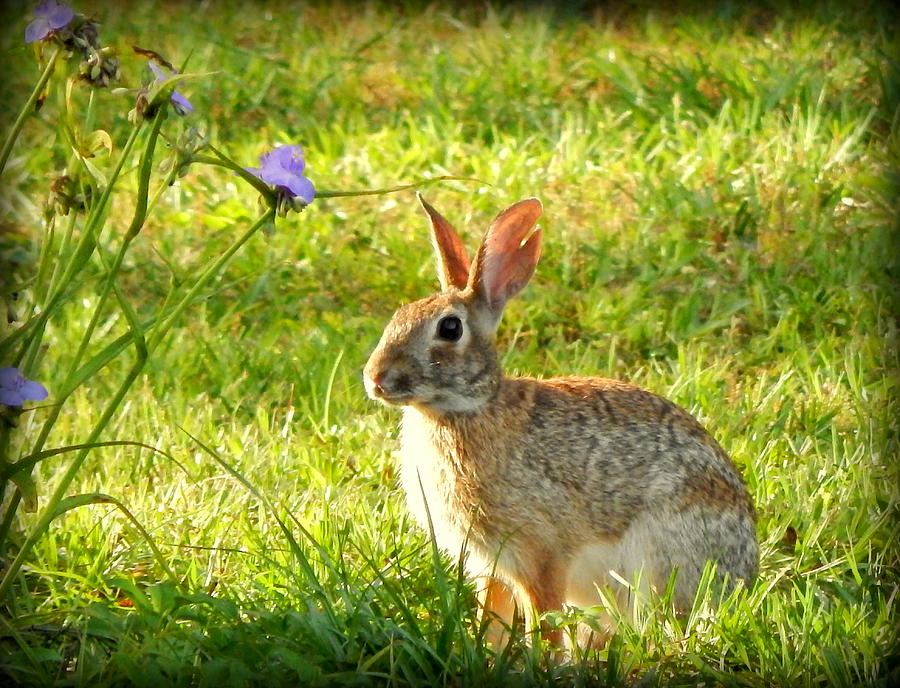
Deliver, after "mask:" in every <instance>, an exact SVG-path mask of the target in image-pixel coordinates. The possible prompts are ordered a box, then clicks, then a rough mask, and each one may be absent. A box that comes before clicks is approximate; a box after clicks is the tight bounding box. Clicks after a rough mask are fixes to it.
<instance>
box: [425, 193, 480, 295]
mask: <svg viewBox="0 0 900 688" xmlns="http://www.w3.org/2000/svg"><path fill="white" fill-rule="evenodd" d="M416 196H417V197H418V199H419V203H421V204H422V207H423V208H425V212H426V213H428V219H429V220H431V243H432V244H433V245H434V252H435V255H436V256H437V264H438V265H437V267H438V279H439V280H440V281H441V288H442V289H444V290H445V291H446V290H447V289H449V288H450V287H456V288H457V289H464V288H465V286H466V284H467V283H468V281H469V256H468V255H467V254H466V248H465V246H463V243H462V240H461V239H460V238H459V234H457V233H456V230H455V229H453V225H451V224H450V223H449V222H447V220H446V219H445V218H444V216H443V215H441V214H440V213H439V212H438V211H437V210H435V209H434V208H432V207H431V205H429V204H428V203H427V202H426V201H425V199H424V198H422V194H420V193H416Z"/></svg>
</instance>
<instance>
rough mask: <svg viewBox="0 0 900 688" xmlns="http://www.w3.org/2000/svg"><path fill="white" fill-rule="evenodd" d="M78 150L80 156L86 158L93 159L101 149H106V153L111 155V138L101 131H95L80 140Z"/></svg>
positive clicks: (107, 133)
mask: <svg viewBox="0 0 900 688" xmlns="http://www.w3.org/2000/svg"><path fill="white" fill-rule="evenodd" d="M78 148H79V149H80V152H81V155H82V156H83V157H88V158H92V157H94V154H95V153H97V151H99V150H103V149H106V152H107V153H109V154H111V153H112V150H113V142H112V137H111V136H110V135H109V132H106V131H104V130H103V129H96V130H94V131H92V132H91V133H90V134H88V135H87V136H85V137H84V138H83V139H81V141H80V142H79V146H78Z"/></svg>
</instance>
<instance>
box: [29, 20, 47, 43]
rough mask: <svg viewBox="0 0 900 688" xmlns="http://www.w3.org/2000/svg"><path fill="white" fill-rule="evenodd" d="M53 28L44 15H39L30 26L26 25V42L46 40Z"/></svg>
mask: <svg viewBox="0 0 900 688" xmlns="http://www.w3.org/2000/svg"><path fill="white" fill-rule="evenodd" d="M52 30H53V28H52V27H51V26H50V24H49V23H48V22H47V20H46V19H44V18H43V17H38V18H37V19H35V20H34V21H33V22H31V23H30V24H29V25H28V26H26V27H25V42H26V43H35V42H37V41H42V40H44V39H45V38H46V37H47V36H48V35H49V33H50V32H51V31H52Z"/></svg>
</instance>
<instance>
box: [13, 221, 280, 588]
mask: <svg viewBox="0 0 900 688" xmlns="http://www.w3.org/2000/svg"><path fill="white" fill-rule="evenodd" d="M274 214H275V211H274V210H273V209H271V208H270V209H269V210H267V211H266V212H265V213H264V214H263V215H262V217H260V218H259V219H258V220H257V221H256V222H254V223H253V225H252V226H251V227H250V228H249V229H248V230H247V231H246V232H244V233H243V234H242V235H241V236H240V237H239V238H238V239H237V240H236V241H235V242H234V243H233V244H232V245H231V246H229V247H228V250H227V251H226V252H225V253H223V254H222V255H221V256H219V258H218V259H217V260H216V261H215V262H214V263H213V264H212V265H210V266H209V267H208V268H207V269H206V270H204V271H203V273H202V274H201V275H200V277H199V278H198V279H197V281H196V282H195V283H194V285H193V286H192V287H191V289H190V290H189V291H188V293H187V294H186V295H185V296H184V297H183V298H182V299H181V301H179V302H178V303H177V304H176V305H175V307H174V308H173V309H172V310H171V311H170V312H169V313H168V314H166V316H165V318H163V319H162V320H161V322H160V324H159V325H158V326H157V327H158V329H154V331H153V338H152V340H151V341H150V342H148V343H147V345H146V347H144V348H143V350H142V351H141V350H140V349H141V347H139V351H138V356H137V358H136V359H135V361H134V363H133V364H132V366H131V368H130V369H129V371H128V374H127V375H126V376H125V379H124V380H123V381H122V384H121V385H119V389H118V390H117V391H116V393H115V395H113V397H112V399H110V401H109V402H108V403H107V405H106V408H105V409H104V411H103V415H102V416H101V417H100V420H99V421H97V424H96V425H95V426H94V428H93V429H92V430H91V434H90V435H89V436H88V438H87V439H86V440H85V442H84V445H85V448H84V449H82V450H81V451H79V452H78V454H77V455H76V456H75V458H74V459H73V460H72V463H71V464H69V467H68V468H67V469H66V472H65V473H64V474H63V476H62V478H61V479H60V481H59V483H58V484H57V486H56V489H55V490H54V491H53V494H52V495H51V496H50V498H49V500H48V501H47V504H46V506H45V507H44V509H43V511H42V512H41V515H40V517H39V519H38V522H37V523H36V524H35V526H34V528H33V529H32V531H31V533H30V534H29V535H28V537H27V538H26V539H25V541H24V542H23V543H22V547H21V549H20V550H19V551H18V553H17V554H16V558H15V559H13V561H12V562H11V563H10V565H9V568H8V569H7V570H6V572H5V575H4V576H3V579H2V581H0V600H4V599H5V598H6V596H7V595H8V594H9V592H10V588H11V587H12V584H13V581H14V580H15V577H16V576H17V575H18V572H19V570H20V569H21V568H22V564H23V563H24V562H25V559H26V558H27V557H28V555H29V554H30V553H31V550H32V549H33V548H34V545H35V544H36V543H37V541H38V540H39V539H40V538H41V536H42V535H43V534H44V533H45V532H46V531H47V529H48V528H49V527H50V524H51V522H52V521H53V519H54V518H55V517H56V512H57V508H58V506H59V504H60V503H61V502H62V500H63V499H65V494H66V491H67V490H68V489H69V485H70V484H71V483H72V481H73V480H74V479H75V476H76V474H77V473H78V470H79V469H80V468H81V465H82V464H83V463H84V460H85V458H86V457H87V455H88V452H89V451H90V448H91V445H93V444H94V443H96V441H97V439H98V438H99V437H100V435H101V433H102V432H103V431H104V430H105V429H106V426H107V425H109V422H110V420H112V417H113V415H114V414H115V412H116V410H117V409H118V408H119V406H120V405H121V403H122V400H123V399H124V398H125V395H126V394H127V393H128V390H129V389H130V388H131V385H132V384H133V383H134V381H135V380H136V379H137V377H138V375H140V373H141V370H142V369H143V367H144V364H145V363H146V361H147V355H148V353H149V352H151V351H153V350H154V349H155V348H156V346H158V345H159V343H160V342H161V341H162V339H163V338H164V337H165V335H166V334H167V333H168V331H169V330H170V329H171V328H172V326H173V325H174V324H175V322H176V321H177V319H178V317H179V316H180V315H181V314H182V312H183V311H184V310H185V309H186V308H187V307H188V306H189V305H190V304H191V303H193V301H194V299H195V297H196V295H197V294H198V293H199V292H200V290H201V289H203V288H205V287H206V285H207V284H208V283H209V282H210V280H212V278H213V277H215V276H216V275H217V274H218V273H219V271H220V270H221V269H222V268H223V267H224V266H225V264H226V263H227V262H228V261H229V260H230V259H231V257H232V256H233V255H234V254H235V253H237V251H238V250H239V249H240V248H241V247H242V246H243V245H244V244H246V243H247V241H248V240H249V239H250V238H251V237H252V236H253V235H254V234H256V233H257V232H258V231H259V230H260V229H261V228H262V227H264V226H265V225H266V224H267V223H269V222H271V221H272V218H273V217H274ZM134 336H135V338H137V337H140V336H142V335H141V333H140V332H135V333H134ZM48 420H49V419H48ZM44 439H46V433H43V432H42V437H41V438H40V440H41V442H43V440H44Z"/></svg>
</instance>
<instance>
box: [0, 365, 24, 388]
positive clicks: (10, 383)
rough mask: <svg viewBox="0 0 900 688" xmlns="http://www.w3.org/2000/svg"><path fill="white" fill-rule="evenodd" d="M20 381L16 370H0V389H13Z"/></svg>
mask: <svg viewBox="0 0 900 688" xmlns="http://www.w3.org/2000/svg"><path fill="white" fill-rule="evenodd" d="M21 379H22V373H20V372H19V369H18V368H6V367H4V368H0V387H15V386H16V385H18V384H19V381H20V380H21Z"/></svg>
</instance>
